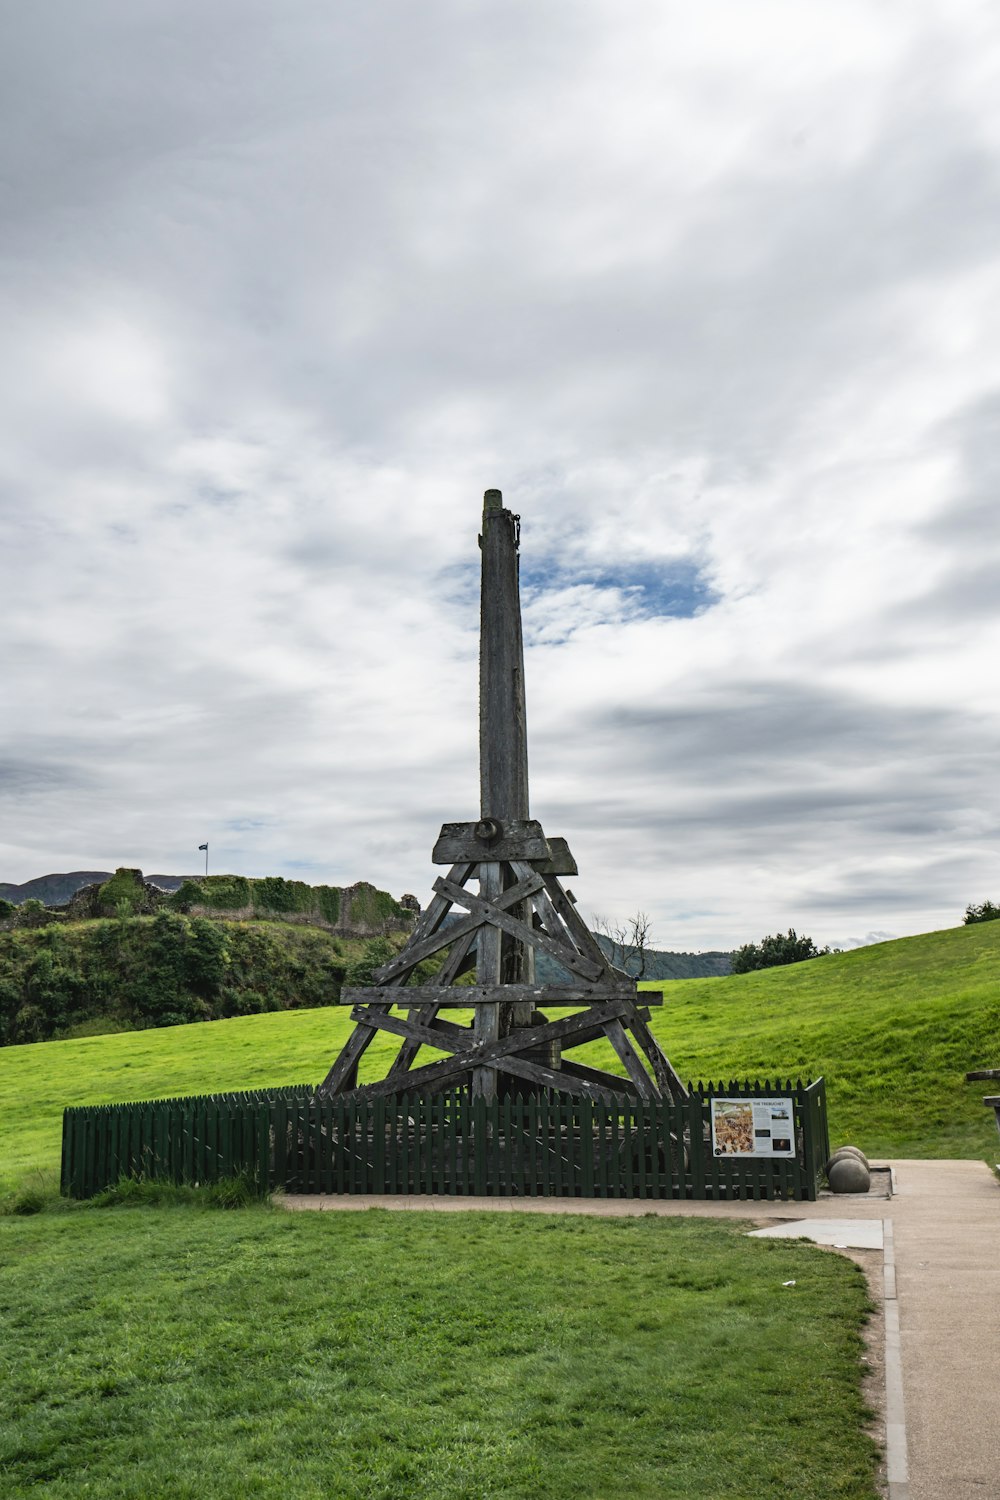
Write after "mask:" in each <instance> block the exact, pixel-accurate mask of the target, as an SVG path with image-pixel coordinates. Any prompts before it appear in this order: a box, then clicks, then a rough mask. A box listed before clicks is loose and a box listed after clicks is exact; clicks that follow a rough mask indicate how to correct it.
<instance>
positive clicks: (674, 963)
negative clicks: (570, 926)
mask: <svg viewBox="0 0 1000 1500" xmlns="http://www.w3.org/2000/svg"><path fill="white" fill-rule="evenodd" d="M597 941H598V942H599V943H600V945H601V947H602V948H603V949H604V951H605V953H607V954H608V955H609V957H611V958H612V960H614V958H615V955H614V954H613V953H612V944H611V942H610V940H609V939H608V938H606V937H604V936H603V935H598V937H597ZM627 967H628V970H629V972H630V973H631V972H634V969H635V965H634V964H631V963H630V964H629V965H627ZM732 972H733V955H732V954H731V953H717V952H714V953H667V952H663V951H661V950H660V949H658V948H648V949H647V950H646V972H645V974H644V975H643V979H655V980H657V981H658V980H661V979H714V978H718V977H720V976H721V975H723V974H731V973H732ZM535 977H536V978H537V979H538V981H539V983H541V984H569V983H571V982H572V981H571V977H570V975H569V974H567V972H566V970H565V969H564V968H563V967H562V965H561V964H558V963H556V961H555V959H554V958H549V957H548V955H547V954H545V953H537V952H536V954H535Z"/></svg>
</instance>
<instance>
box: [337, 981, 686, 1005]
mask: <svg viewBox="0 0 1000 1500" xmlns="http://www.w3.org/2000/svg"><path fill="white" fill-rule="evenodd" d="M644 998H645V997H644ZM627 999H629V996H628V994H627V993H626V994H624V995H623V994H622V992H621V990H620V989H618V988H617V987H616V986H614V985H607V984H595V985H590V986H588V985H582V984H581V985H558V984H485V985H484V984H470V985H453V986H451V987H448V988H445V987H444V986H442V985H436V984H407V985H402V986H398V985H385V984H382V985H372V986H371V987H370V988H369V987H367V986H364V985H348V986H347V987H346V988H344V989H343V990H341V992H340V998H339V999H338V1000H337V1001H336V1002H335V1003H336V1004H337V1005H396V1006H402V1007H403V1008H404V1009H405V1010H414V1009H417V1008H418V1007H419V1006H421V1005H433V1004H438V1005H442V1006H446V1007H447V1008H448V1009H449V1010H460V1009H462V1008H464V1007H466V1006H468V1007H470V1008H474V1007H476V1006H480V1005H499V1004H500V1003H501V1002H504V1001H511V1002H512V1003H514V1004H515V1005H517V1004H528V1003H529V1002H530V1004H532V1005H536V1006H559V1007H564V1006H570V1005H596V1004H600V1003H603V1002H604V1001H605V1000H627ZM656 1003H657V1002H656V1000H655V999H654V1000H653V1004H654V1005H655V1004H656ZM660 1003H662V1002H660Z"/></svg>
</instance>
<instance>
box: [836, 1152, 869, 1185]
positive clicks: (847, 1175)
mask: <svg viewBox="0 0 1000 1500" xmlns="http://www.w3.org/2000/svg"><path fill="white" fill-rule="evenodd" d="M826 1178H827V1181H828V1182H829V1184H830V1187H831V1189H832V1191H833V1192H835V1193H867V1191H868V1189H869V1188H870V1187H871V1182H872V1179H871V1173H870V1172H869V1170H868V1168H867V1167H866V1166H865V1164H864V1162H863V1161H858V1158H857V1157H856V1156H842V1157H841V1158H840V1160H839V1161H832V1162H831V1163H830V1167H829V1170H828V1171H827V1174H826Z"/></svg>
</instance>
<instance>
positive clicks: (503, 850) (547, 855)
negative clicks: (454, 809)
mask: <svg viewBox="0 0 1000 1500" xmlns="http://www.w3.org/2000/svg"><path fill="white" fill-rule="evenodd" d="M489 821H491V822H493V824H494V826H496V827H499V829H500V832H499V834H497V835H496V836H494V837H489V838H484V837H483V834H482V832H481V830H482V829H484V827H486V826H488V824H487V823H484V821H483V820H482V819H480V821H479V822H478V823H445V824H443V825H442V828H441V832H440V833H439V834H438V839H437V843H436V844H435V845H434V851H433V853H432V854H431V863H432V864H435V865H450V864H452V863H454V862H455V861H457V860H471V861H472V862H473V863H474V864H477V865H478V864H484V863H490V862H493V861H497V860H500V861H503V860H509V859H538V860H545V861H546V862H548V861H550V860H551V857H552V856H551V851H550V847H549V842H548V840H547V839H546V837H545V835H544V833H543V832H542V825H541V823H538V822H536V821H535V819H534V818H500V817H499V816H494V818H493V819H491V820H489Z"/></svg>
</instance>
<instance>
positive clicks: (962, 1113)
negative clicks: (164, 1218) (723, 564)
mask: <svg viewBox="0 0 1000 1500" xmlns="http://www.w3.org/2000/svg"><path fill="white" fill-rule="evenodd" d="M656 988H657V989H662V990H663V993H664V996H665V1000H666V1004H665V1005H664V1006H663V1007H662V1008H661V1009H657V1010H654V1011H653V1026H654V1030H655V1031H656V1033H657V1035H658V1036H659V1038H660V1040H661V1042H662V1044H663V1045H664V1047H665V1048H666V1051H667V1053H668V1054H669V1056H670V1057H671V1058H672V1060H673V1062H674V1063H675V1065H676V1067H677V1068H678V1070H679V1072H680V1073H681V1075H682V1076H683V1077H686V1078H696V1079H697V1078H703V1079H706V1080H707V1079H709V1078H711V1079H714V1080H717V1079H719V1078H722V1079H727V1078H730V1077H735V1076H739V1077H743V1076H745V1075H749V1076H750V1077H755V1076H760V1077H770V1078H774V1077H776V1076H781V1077H785V1076H786V1075H788V1074H791V1075H792V1076H793V1077H795V1076H799V1075H801V1076H802V1077H803V1078H807V1077H816V1076H817V1075H819V1074H823V1075H824V1076H825V1078H826V1081H827V1089H828V1097H829V1105H830V1122H831V1132H832V1136H833V1139H834V1142H835V1143H839V1142H843V1141H846V1140H851V1141H854V1142H856V1143H857V1144H858V1145H860V1146H862V1147H863V1148H864V1149H865V1150H866V1151H867V1152H869V1153H870V1154H872V1155H875V1156H883V1155H884V1156H904V1157H905V1156H964V1157H972V1158H985V1159H986V1160H988V1161H994V1160H996V1159H997V1144H998V1143H997V1138H996V1127H995V1125H994V1123H993V1115H992V1112H991V1111H988V1110H986V1109H984V1107H983V1105H982V1102H981V1100H982V1094H983V1092H984V1090H983V1089H982V1088H978V1087H976V1086H975V1085H971V1086H970V1085H968V1084H966V1083H965V1082H964V1075H965V1072H966V1070H967V1069H969V1068H971V1067H974V1066H977V1065H979V1066H986V1067H990V1066H1000V922H986V923H982V924H980V925H976V926H972V927H958V928H954V929H951V930H948V931H945V932H936V933H928V934H926V935H923V936H921V937H915V938H905V939H901V940H900V941H898V942H893V943H883V944H880V945H878V946H877V947H873V948H863V949H859V950H857V951H855V952H852V953H843V954H830V955H828V956H826V957H824V958H819V959H813V960H811V961H810V962H808V963H803V964H795V965H792V966H790V967H788V968H783V969H769V970H765V971H764V972H762V973H759V974H746V975H739V976H733V977H732V978H728V979H706V980H696V979H687V980H676V981H673V982H671V983H668V984H665V985H662V986H660V985H658V986H656ZM349 1029H350V1020H349V1016H348V1012H347V1011H346V1010H345V1009H344V1008H340V1007H332V1008H326V1009H321V1010H307V1011H286V1012H279V1013H275V1014H270V1015H262V1016H247V1017H241V1018H239V1019H234V1020H228V1021H212V1022H203V1023H201V1024H198V1025H192V1026H176V1027H167V1028H164V1029H162V1030H155V1031H142V1032H126V1033H121V1034H119V1035H115V1036H96V1037H87V1038H82V1039H78V1040H74V1041H65V1042H42V1043H38V1044H36V1045H34V1046H28V1047H5V1048H2V1049H0V1122H2V1123H0V1132H2V1136H0V1199H2V1197H3V1195H4V1194H5V1193H9V1192H10V1191H11V1190H12V1189H14V1188H15V1187H17V1186H19V1185H21V1184H23V1183H24V1182H25V1181H26V1180H28V1179H29V1178H32V1177H33V1175H34V1174H36V1173H38V1172H41V1173H42V1174H45V1175H47V1176H48V1178H49V1180H50V1181H51V1179H52V1175H53V1174H54V1173H55V1172H56V1170H57V1168H58V1161H59V1145H60V1120H61V1113H62V1109H63V1107H64V1106H65V1105H66V1104H71V1103H76V1104H83V1103H87V1102H90V1101H94V1102H108V1101H113V1100H129V1099H146V1098H156V1097H168V1096H172V1095H177V1094H198V1093H215V1092H219V1091H223V1090H226V1089H239V1088H247V1087H253V1086H255V1085H258V1084H263V1083H297V1082H302V1083H314V1082H317V1081H318V1080H319V1079H321V1078H322V1077H323V1076H324V1074H325V1073H326V1071H327V1069H328V1068H329V1066H330V1063H331V1061H332V1059H333V1058H334V1057H335V1056H336V1053H337V1051H338V1050H339V1048H340V1046H341V1045H342V1043H343V1041H344V1039H345V1038H346V1036H347V1034H348V1032H349ZM587 1050H588V1054H589V1060H590V1061H593V1062H598V1063H600V1065H602V1066H605V1067H609V1068H610V1067H618V1066H619V1065H618V1064H617V1060H616V1059H615V1058H614V1057H613V1054H612V1053H611V1049H610V1047H608V1046H606V1045H604V1044H601V1045H596V1044H595V1046H594V1047H592V1048H590V1049H587ZM391 1052H392V1044H391V1043H389V1042H382V1043H378V1044H376V1045H375V1046H373V1047H372V1048H371V1050H370V1051H369V1053H368V1054H367V1056H366V1058H365V1060H364V1064H363V1072H362V1076H363V1077H370V1076H378V1075H380V1074H381V1072H383V1071H384V1069H385V1067H386V1065H387V1062H388V1059H389V1056H390V1054H391ZM581 1056H582V1054H581Z"/></svg>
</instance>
